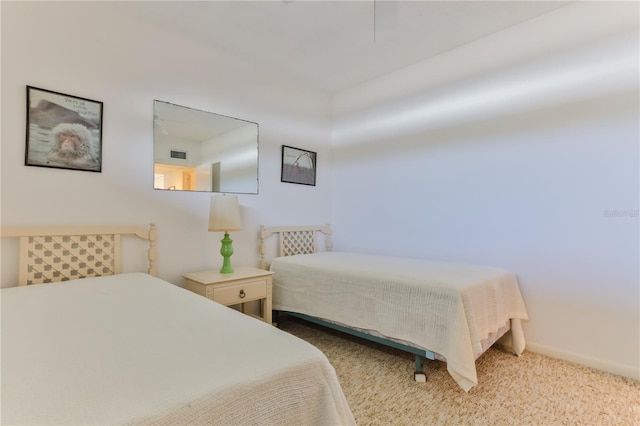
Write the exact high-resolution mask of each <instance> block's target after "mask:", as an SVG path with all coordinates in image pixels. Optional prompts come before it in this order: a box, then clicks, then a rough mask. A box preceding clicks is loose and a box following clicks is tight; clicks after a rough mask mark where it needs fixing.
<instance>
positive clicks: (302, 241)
mask: <svg viewBox="0 0 640 426" xmlns="http://www.w3.org/2000/svg"><path fill="white" fill-rule="evenodd" d="M318 233H323V234H324V243H325V244H324V245H325V250H326V251H331V249H332V248H333V243H332V241H331V226H330V225H311V226H272V227H266V226H261V227H260V267H261V268H262V269H269V264H268V263H267V261H266V259H265V252H266V239H267V238H269V237H270V236H271V235H273V234H278V236H279V244H278V251H277V256H292V255H294V254H308V253H315V252H316V251H318Z"/></svg>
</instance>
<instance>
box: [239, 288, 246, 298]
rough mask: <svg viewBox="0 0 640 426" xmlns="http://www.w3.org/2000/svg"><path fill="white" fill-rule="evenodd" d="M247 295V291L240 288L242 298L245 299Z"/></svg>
mask: <svg viewBox="0 0 640 426" xmlns="http://www.w3.org/2000/svg"><path fill="white" fill-rule="evenodd" d="M246 296H247V293H245V292H244V290H240V299H244V298H245V297H246Z"/></svg>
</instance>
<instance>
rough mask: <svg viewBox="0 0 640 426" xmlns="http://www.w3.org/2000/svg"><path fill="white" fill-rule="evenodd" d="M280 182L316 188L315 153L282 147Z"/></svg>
mask: <svg viewBox="0 0 640 426" xmlns="http://www.w3.org/2000/svg"><path fill="white" fill-rule="evenodd" d="M280 180H281V181H282V182H288V183H299V184H301V185H312V186H316V153H315V152H312V151H307V150H304V149H300V148H293V147H291V146H286V145H282V173H281V177H280Z"/></svg>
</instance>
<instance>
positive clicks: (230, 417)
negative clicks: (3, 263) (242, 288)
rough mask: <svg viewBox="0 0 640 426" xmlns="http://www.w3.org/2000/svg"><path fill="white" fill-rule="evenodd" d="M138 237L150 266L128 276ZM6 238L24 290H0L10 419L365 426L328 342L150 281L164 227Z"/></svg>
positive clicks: (11, 232)
mask: <svg viewBox="0 0 640 426" xmlns="http://www.w3.org/2000/svg"><path fill="white" fill-rule="evenodd" d="M134 236H137V237H140V238H144V239H145V240H148V241H149V242H150V245H149V256H148V257H149V268H148V270H147V272H148V273H121V272H122V271H121V266H120V263H121V260H120V243H121V241H120V240H121V239H129V238H135V237H134ZM2 237H17V238H19V239H20V248H19V250H20V267H19V268H20V273H19V284H20V285H19V286H16V287H11V288H4V289H3V290H2V292H1V295H0V297H1V305H2V325H1V327H2V329H1V333H2V334H1V337H2V346H1V347H2V377H1V381H2V389H1V390H2V401H1V402H2V406H1V408H2V410H1V416H2V417H1V423H2V424H25V425H34V424H83V425H89V424H101V425H104V424H165V425H169V424H222V425H230V424H234V425H240V424H273V425H283V424H300V425H302V424H327V425H336V424H354V423H355V422H354V418H353V415H352V413H351V411H350V409H349V406H348V404H347V401H346V399H345V397H344V394H343V392H342V389H341V388H340V385H339V382H338V380H337V377H336V374H335V371H334V369H333V367H332V366H331V365H330V364H329V362H328V360H327V359H326V357H325V356H324V355H323V354H322V353H321V352H320V351H319V350H318V349H316V348H315V347H313V346H312V345H310V344H308V343H306V342H304V341H302V340H300V339H298V338H296V337H294V336H292V335H289V334H287V333H285V332H283V331H281V330H278V329H277V328H275V327H273V326H270V325H268V324H266V323H264V322H262V321H257V320H255V319H253V318H251V317H249V316H246V315H243V314H241V313H239V312H237V311H235V310H233V309H229V308H226V307H224V306H222V305H219V304H217V303H214V302H212V301H210V300H208V299H206V298H204V297H201V296H199V295H197V294H195V293H191V292H189V291H187V290H184V289H181V288H179V287H177V286H175V285H173V284H170V283H168V282H166V281H163V280H160V279H158V278H155V277H153V276H152V274H150V273H153V272H154V270H155V268H154V262H155V248H154V240H155V230H154V229H153V228H151V229H150V230H146V229H144V228H137V227H115V228H82V229H79V230H78V229H77V228H72V229H66V228H55V229H43V228H17V229H16V228H3V229H2ZM149 272H150V273H149ZM70 278H77V279H71V280H69V279H70ZM39 283H45V284H39ZM30 284H38V285H30Z"/></svg>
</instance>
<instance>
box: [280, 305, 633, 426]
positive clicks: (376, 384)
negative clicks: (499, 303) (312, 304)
mask: <svg viewBox="0 0 640 426" xmlns="http://www.w3.org/2000/svg"><path fill="white" fill-rule="evenodd" d="M281 328H282V329H283V330H285V331H287V332H289V333H292V334H294V335H296V336H298V337H300V338H302V339H304V340H307V341H308V342H310V343H312V344H313V345H315V346H316V347H318V348H319V349H320V350H322V351H323V352H324V353H325V355H326V356H327V358H329V361H330V362H331V364H333V366H334V368H335V369H336V372H337V373H338V377H339V379H340V382H341V384H342V388H343V389H344V392H345V395H346V397H347V399H348V401H349V405H350V406H351V410H352V411H353V414H354V416H355V418H356V422H357V423H358V424H359V425H640V382H637V381H634V380H631V379H627V378H623V377H619V376H615V375H612V374H608V373H603V372H600V371H597V370H594V369H591V368H587V367H582V366H579V365H575V364H571V363H568V362H565V361H559V360H556V359H553V358H549V357H546V356H543V355H538V354H535V353H531V352H527V351H525V353H524V354H523V355H522V356H521V357H516V356H515V355H513V354H512V353H510V352H508V351H504V350H501V349H496V348H491V349H489V350H488V351H487V352H486V353H485V354H484V355H482V356H481V357H480V358H479V359H478V360H477V362H476V365H477V371H478V380H479V385H478V386H476V387H474V388H473V389H471V391H469V393H465V392H464V391H463V390H462V389H461V388H460V387H458V385H457V384H456V383H455V382H454V380H453V379H452V378H451V376H449V373H448V372H447V368H446V365H445V364H444V363H442V362H439V361H426V363H425V372H426V373H427V375H428V378H427V382H426V383H417V382H414V381H413V360H414V358H413V355H410V354H406V353H403V352H401V351H398V350H395V349H390V348H385V347H383V346H380V345H377V344H374V343H370V342H366V341H364V340H361V339H357V338H353V337H348V336H346V335H344V334H340V333H338V332H334V331H331V330H327V329H325V328H322V327H319V326H316V325H312V324H309V323H306V322H303V321H300V320H296V319H294V318H291V317H287V318H282V323H281Z"/></svg>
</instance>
